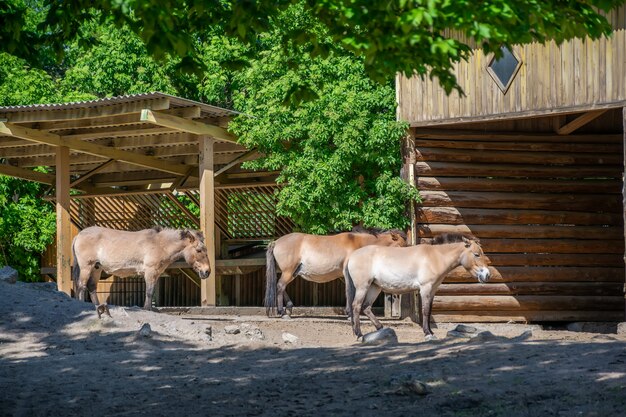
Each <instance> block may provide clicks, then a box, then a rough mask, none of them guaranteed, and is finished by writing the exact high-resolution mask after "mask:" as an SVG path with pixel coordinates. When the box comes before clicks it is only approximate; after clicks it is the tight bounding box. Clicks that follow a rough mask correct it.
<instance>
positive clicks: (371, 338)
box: [362, 327, 398, 344]
mask: <svg viewBox="0 0 626 417" xmlns="http://www.w3.org/2000/svg"><path fill="white" fill-rule="evenodd" d="M362 342H363V343H365V344H382V343H398V336H397V335H396V332H395V331H394V330H393V329H392V328H389V327H383V328H382V329H380V330H376V331H375V332H371V333H367V334H366V335H364V336H363V341H362Z"/></svg>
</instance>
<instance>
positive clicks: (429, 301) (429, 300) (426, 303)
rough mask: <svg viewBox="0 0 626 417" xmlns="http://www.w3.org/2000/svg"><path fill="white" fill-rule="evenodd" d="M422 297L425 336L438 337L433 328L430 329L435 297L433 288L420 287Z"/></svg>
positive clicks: (428, 338) (431, 338) (430, 338)
mask: <svg viewBox="0 0 626 417" xmlns="http://www.w3.org/2000/svg"><path fill="white" fill-rule="evenodd" d="M420 298H421V299H422V330H424V336H425V337H426V340H433V339H436V338H437V337H436V336H435V335H434V334H433V332H432V330H430V314H431V312H432V308H433V301H434V299H435V296H434V294H433V293H432V288H431V287H423V288H420Z"/></svg>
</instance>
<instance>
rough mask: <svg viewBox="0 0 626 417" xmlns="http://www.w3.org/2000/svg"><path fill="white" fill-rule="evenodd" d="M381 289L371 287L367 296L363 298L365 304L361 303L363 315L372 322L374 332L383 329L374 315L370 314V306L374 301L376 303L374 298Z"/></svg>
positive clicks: (375, 286)
mask: <svg viewBox="0 0 626 417" xmlns="http://www.w3.org/2000/svg"><path fill="white" fill-rule="evenodd" d="M381 291H382V289H381V288H380V287H379V286H378V285H372V286H371V287H370V289H369V290H368V291H367V295H366V296H365V302H364V303H363V306H364V307H363V313H364V314H365V315H366V316H367V317H368V318H369V319H370V320H371V321H372V323H373V324H374V326H375V327H376V330H380V329H382V328H383V325H382V324H381V323H380V321H378V319H377V318H376V316H375V315H374V313H373V312H372V305H373V304H374V301H376V297H378V294H380V292H381Z"/></svg>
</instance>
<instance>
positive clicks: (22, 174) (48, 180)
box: [0, 164, 55, 185]
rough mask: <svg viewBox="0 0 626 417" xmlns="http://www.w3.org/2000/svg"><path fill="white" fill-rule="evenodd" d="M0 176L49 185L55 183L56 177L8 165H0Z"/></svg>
mask: <svg viewBox="0 0 626 417" xmlns="http://www.w3.org/2000/svg"><path fill="white" fill-rule="evenodd" d="M0 174H2V175H8V176H9V177H15V178H21V179H23V180H28V181H34V182H39V183H42V184H48V185H52V184H54V182H55V179H54V175H50V174H44V173H43V172H36V171H31V170H30V169H24V168H18V167H14V166H12V165H6V164H0Z"/></svg>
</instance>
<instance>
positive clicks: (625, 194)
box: [622, 107, 626, 321]
mask: <svg viewBox="0 0 626 417" xmlns="http://www.w3.org/2000/svg"><path fill="white" fill-rule="evenodd" d="M622 123H623V124H622V135H624V139H623V140H622V146H623V149H622V151H623V157H624V175H623V176H622V209H623V211H624V217H623V218H624V242H626V107H623V108H622ZM624 264H625V265H626V252H625V253H624ZM624 301H625V302H626V276H625V279H624ZM624 321H626V305H625V307H624Z"/></svg>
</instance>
